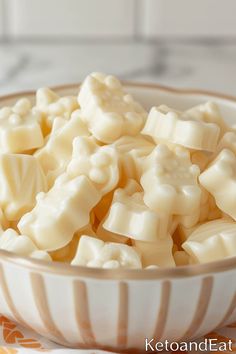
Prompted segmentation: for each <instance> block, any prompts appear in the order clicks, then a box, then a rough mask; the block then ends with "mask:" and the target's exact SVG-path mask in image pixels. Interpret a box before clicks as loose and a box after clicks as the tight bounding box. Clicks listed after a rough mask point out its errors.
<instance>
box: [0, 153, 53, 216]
mask: <svg viewBox="0 0 236 354" xmlns="http://www.w3.org/2000/svg"><path fill="white" fill-rule="evenodd" d="M0 185H1V188H0V204H1V207H2V209H3V211H4V214H5V215H6V217H7V219H8V220H9V221H13V220H19V219H20V218H21V216H22V215H23V214H25V213H27V212H28V211H30V210H31V209H32V208H33V207H34V206H35V203H36V195H37V194H38V193H39V192H46V191H47V182H46V177H45V175H44V173H43V171H42V169H41V167H40V165H39V163H38V161H37V160H36V159H35V158H34V157H33V156H30V155H20V154H0Z"/></svg>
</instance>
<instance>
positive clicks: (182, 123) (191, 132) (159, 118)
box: [142, 106, 220, 151]
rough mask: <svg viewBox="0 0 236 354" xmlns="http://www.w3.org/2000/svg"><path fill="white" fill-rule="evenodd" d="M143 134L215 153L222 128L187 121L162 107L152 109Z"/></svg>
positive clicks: (179, 114) (190, 120)
mask: <svg viewBox="0 0 236 354" xmlns="http://www.w3.org/2000/svg"><path fill="white" fill-rule="evenodd" d="M142 133H143V134H145V135H148V136H151V137H153V138H154V139H155V140H156V141H164V142H165V141H168V142H169V143H173V144H178V145H182V146H184V147H187V148H190V149H194V150H206V151H214V150H215V148H216V145H217V142H218V139H219V134H220V128H219V127H218V126H217V125H216V124H214V123H205V122H202V121H198V120H194V119H186V118H185V117H184V115H183V114H181V113H177V112H176V111H173V110H172V109H170V108H169V109H168V110H167V108H166V106H164V108H163V106H160V107H153V108H152V109H151V111H150V113H149V115H148V118H147V121H146V124H145V126H144V128H143V130H142Z"/></svg>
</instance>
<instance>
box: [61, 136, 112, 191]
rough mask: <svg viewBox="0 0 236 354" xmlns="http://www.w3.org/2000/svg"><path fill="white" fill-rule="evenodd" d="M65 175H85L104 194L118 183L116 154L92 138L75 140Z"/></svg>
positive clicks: (110, 148) (109, 147)
mask: <svg viewBox="0 0 236 354" xmlns="http://www.w3.org/2000/svg"><path fill="white" fill-rule="evenodd" d="M67 173H68V175H69V176H71V177H74V176H79V175H86V176H87V177H88V178H89V179H90V180H91V182H92V183H93V184H94V186H95V187H96V188H97V189H98V190H99V191H100V192H101V193H102V194H106V193H108V192H110V191H111V190H112V189H113V188H114V187H115V186H116V185H117V183H118V181H119V168H118V155H117V152H116V150H115V149H114V148H113V147H111V146H99V145H98V144H97V143H96V142H95V140H94V138H92V137H90V138H87V137H78V138H75V140H74V141H73V154H72V159H71V161H70V163H69V165H68V168H67Z"/></svg>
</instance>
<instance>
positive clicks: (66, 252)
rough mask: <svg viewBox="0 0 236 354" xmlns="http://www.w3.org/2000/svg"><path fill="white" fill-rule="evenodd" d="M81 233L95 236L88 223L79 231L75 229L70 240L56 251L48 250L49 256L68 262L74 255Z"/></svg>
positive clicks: (54, 259) (58, 260)
mask: <svg viewBox="0 0 236 354" xmlns="http://www.w3.org/2000/svg"><path fill="white" fill-rule="evenodd" d="M82 235H90V237H96V234H95V232H94V231H93V229H92V227H91V225H90V224H88V225H86V226H85V227H83V228H82V229H80V230H79V231H77V232H76V233H75V234H74V236H73V238H72V240H71V241H70V242H69V243H68V244H67V245H66V246H64V247H62V248H59V249H58V250H56V251H52V252H50V256H51V257H52V260H53V261H57V262H66V263H70V262H71V261H72V260H73V258H74V257H75V254H76V250H77V247H78V243H79V240H80V238H81V236H82Z"/></svg>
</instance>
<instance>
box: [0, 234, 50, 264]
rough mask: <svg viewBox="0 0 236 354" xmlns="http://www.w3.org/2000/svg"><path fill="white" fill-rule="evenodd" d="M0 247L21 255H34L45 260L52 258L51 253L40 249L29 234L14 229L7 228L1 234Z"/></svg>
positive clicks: (33, 256)
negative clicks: (25, 234)
mask: <svg viewBox="0 0 236 354" xmlns="http://www.w3.org/2000/svg"><path fill="white" fill-rule="evenodd" d="M0 249H1V250H5V251H9V252H14V253H16V254H17V255H19V256H24V257H32V258H37V259H41V260H45V261H50V260H51V257H50V256H49V254H48V253H47V252H45V251H41V250H39V249H38V248H37V247H36V246H35V244H34V243H33V241H32V240H31V239H30V238H29V237H28V236H24V235H18V233H17V232H16V231H15V230H13V229H7V230H6V231H4V232H3V233H2V234H1V236H0Z"/></svg>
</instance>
